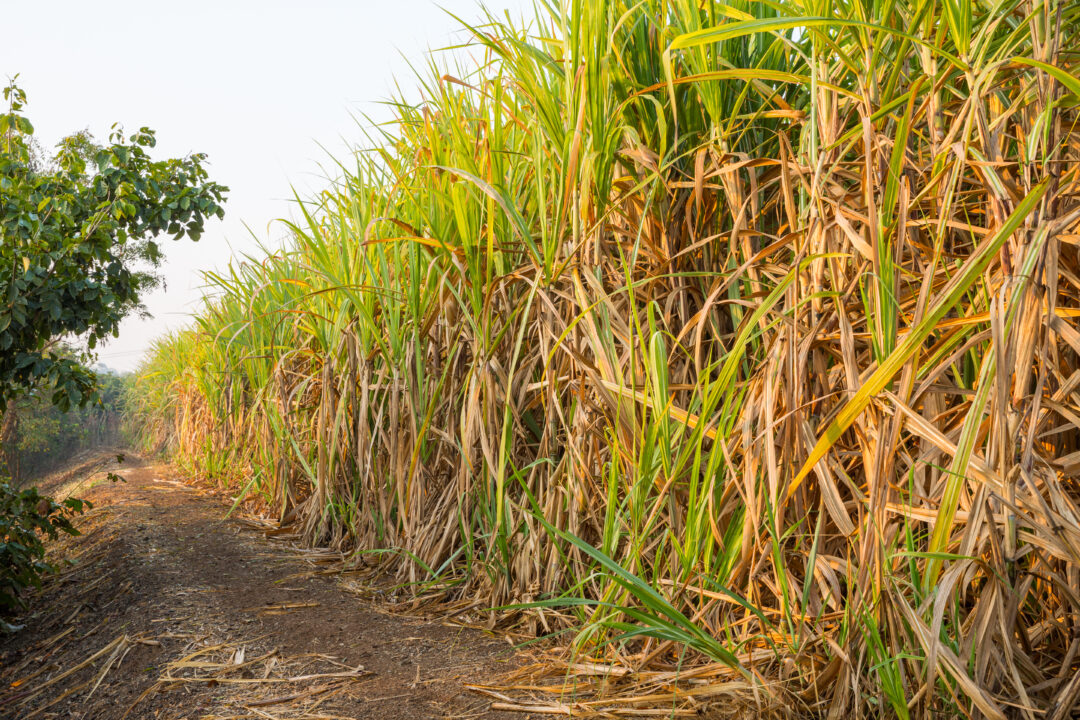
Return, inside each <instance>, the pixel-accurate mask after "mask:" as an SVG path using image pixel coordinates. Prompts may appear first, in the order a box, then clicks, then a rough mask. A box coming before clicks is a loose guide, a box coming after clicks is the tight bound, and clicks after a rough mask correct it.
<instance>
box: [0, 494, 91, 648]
mask: <svg viewBox="0 0 1080 720" xmlns="http://www.w3.org/2000/svg"><path fill="white" fill-rule="evenodd" d="M90 507H92V505H91V503H90V502H88V501H86V500H78V499H76V498H67V499H66V500H63V501H62V502H57V501H55V500H53V499H52V498H50V497H46V496H44V495H41V494H40V493H39V492H38V490H37V488H27V489H25V490H19V489H17V488H15V487H13V486H12V485H11V483H10V482H9V481H8V480H6V479H0V613H4V614H6V613H10V612H11V611H13V610H18V609H20V608H23V607H25V606H26V605H25V603H24V601H23V600H22V598H21V597H20V596H21V593H22V591H23V590H25V589H26V588H28V587H31V586H34V587H41V578H42V576H44V575H46V574H48V573H52V572H55V571H56V568H55V566H53V565H52V564H50V563H48V562H46V561H45V544H44V538H45V537H48V538H49V539H52V540H55V539H56V538H57V537H59V535H60V533H66V534H68V535H78V534H79V531H78V530H77V529H76V528H75V526H74V525H72V523H71V520H72V518H73V517H74V516H75V515H78V514H80V513H82V512H83V511H84V510H85V509H87V508H90ZM7 627H8V626H7V625H6V624H5V625H4V628H5V629H7Z"/></svg>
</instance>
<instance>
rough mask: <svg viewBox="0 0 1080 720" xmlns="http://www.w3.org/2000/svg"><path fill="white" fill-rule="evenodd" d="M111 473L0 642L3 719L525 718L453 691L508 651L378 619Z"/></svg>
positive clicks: (182, 503) (93, 491)
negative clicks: (62, 562)
mask: <svg viewBox="0 0 1080 720" xmlns="http://www.w3.org/2000/svg"><path fill="white" fill-rule="evenodd" d="M123 468H124V469H123V470H122V474H123V475H124V477H125V478H126V482H124V483H110V482H108V481H107V480H105V479H104V475H103V473H100V472H99V473H97V475H96V476H95V477H96V478H97V479H96V480H95V481H94V482H93V483H86V482H84V483H83V484H82V486H81V488H80V489H78V491H77V492H76V494H77V496H80V497H84V498H87V499H89V500H91V501H93V502H94V504H95V508H94V510H92V511H91V512H90V513H88V514H87V516H86V517H84V518H83V519H82V520H81V521H80V525H81V528H82V530H83V533H84V535H83V536H82V537H79V538H73V539H71V540H67V541H65V542H63V543H61V546H60V547H58V548H56V552H57V556H58V557H66V558H68V559H72V560H75V561H76V564H75V565H73V566H71V567H70V568H68V569H66V570H65V571H64V572H63V573H62V574H61V575H60V576H59V577H57V578H54V579H52V580H50V581H49V582H48V583H47V584H46V586H45V588H44V589H43V591H42V592H41V593H40V595H39V596H38V597H36V598H32V600H31V603H32V604H31V611H30V614H28V615H26V616H25V617H23V618H20V619H17V620H16V622H18V623H23V624H25V626H26V627H25V629H24V630H22V631H21V632H19V633H17V634H16V635H14V636H7V637H3V636H0V682H2V684H0V717H3V718H27V719H29V718H32V717H41V718H72V719H73V720H84V719H90V718H93V719H94V720H114V719H119V718H122V717H124V716H125V713H127V715H126V716H127V717H129V718H155V719H158V718H160V719H161V720H180V719H181V718H186V719H190V720H194V719H195V718H200V719H203V720H213V719H221V720H224V719H225V718H230V719H231V718H261V719H264V720H265V719H266V718H281V719H285V718H292V719H297V718H308V719H314V718H450V717H454V718H492V719H494V718H518V717H525V716H523V715H519V714H507V713H497V712H492V711H491V710H490V709H489V708H490V700H489V699H485V698H483V697H481V696H478V695H475V694H472V693H470V692H468V691H466V690H465V688H464V687H463V683H465V682H485V681H489V680H491V679H492V678H493V677H494V676H496V675H498V674H500V673H505V672H508V671H510V670H512V669H513V668H514V667H515V666H516V663H517V662H518V660H517V659H516V658H515V656H514V651H513V649H512V648H511V647H510V646H509V644H508V643H507V642H506V641H504V640H499V639H496V638H493V637H489V636H487V635H485V634H484V633H482V632H480V631H477V630H473V629H467V628H463V627H456V626H452V625H449V624H444V623H439V622H425V621H423V620H419V619H415V618H411V617H407V616H401V615H395V614H390V613H388V612H386V611H383V610H381V609H380V608H379V607H378V606H377V605H375V604H373V603H372V602H370V601H366V600H363V599H361V598H360V597H358V596H357V595H355V594H353V593H350V592H348V591H347V590H346V589H345V587H344V586H343V584H342V582H341V581H340V580H339V579H337V578H335V577H331V576H325V575H317V574H314V573H313V566H312V564H311V563H310V562H305V560H304V558H303V557H302V556H300V555H298V554H297V553H294V552H288V551H287V550H285V549H284V548H282V547H281V545H280V543H271V542H269V541H267V540H265V539H264V537H263V535H262V533H257V532H255V531H253V530H251V529H250V528H248V527H246V526H245V525H244V524H242V523H238V522H235V521H231V520H223V515H224V510H225V509H224V508H223V506H222V505H221V502H220V501H219V500H217V499H215V498H212V497H209V496H206V495H203V494H200V493H199V492H198V491H196V490H194V489H192V488H190V487H188V486H186V485H183V484H181V483H179V482H177V481H176V479H175V475H174V473H173V471H172V470H171V469H170V468H169V467H168V466H163V465H154V464H148V463H144V462H142V461H140V460H138V459H137V458H132V457H131V456H129V457H128V458H127V461H126V462H125V463H124V465H123ZM76 479H78V478H76ZM69 485H70V483H69ZM88 659H89V660H90V662H86V661H87V660H88ZM531 717H533V718H535V717H537V716H535V715H533V716H531Z"/></svg>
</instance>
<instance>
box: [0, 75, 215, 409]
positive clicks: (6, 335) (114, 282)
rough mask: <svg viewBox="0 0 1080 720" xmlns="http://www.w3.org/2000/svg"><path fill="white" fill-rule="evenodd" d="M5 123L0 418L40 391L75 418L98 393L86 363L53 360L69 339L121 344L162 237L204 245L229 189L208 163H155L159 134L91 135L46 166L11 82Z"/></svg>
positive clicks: (0, 160) (0, 204) (201, 159)
mask: <svg viewBox="0 0 1080 720" xmlns="http://www.w3.org/2000/svg"><path fill="white" fill-rule="evenodd" d="M4 97H5V99H6V100H7V102H8V112H7V113H4V114H0V298H2V299H0V410H3V408H4V407H5V406H6V404H7V403H8V402H9V401H10V400H11V399H12V398H13V397H15V396H17V395H19V394H22V393H25V391H26V389H27V388H29V387H30V386H32V385H34V384H35V383H36V382H38V381H42V382H43V383H44V384H45V385H46V386H48V387H51V388H53V395H52V401H53V402H54V403H56V404H57V405H58V406H59V407H60V408H61V409H63V410H66V409H68V408H69V407H71V406H73V405H82V404H83V403H84V402H86V401H87V400H88V399H89V398H90V397H91V396H92V395H93V394H94V392H95V384H94V380H95V376H94V375H93V373H91V372H90V371H88V370H87V369H86V368H85V367H84V365H83V364H82V363H80V362H79V359H78V358H75V357H71V356H70V355H67V356H65V355H63V354H58V353H54V352H51V351H50V350H51V349H52V348H53V347H54V346H55V344H56V342H57V341H58V340H59V339H60V338H63V337H66V336H80V337H83V338H85V341H86V344H87V346H88V347H89V348H90V349H91V350H93V349H94V347H95V346H96V345H97V343H98V342H99V341H100V340H102V339H104V338H107V337H109V336H115V335H116V333H117V329H118V327H119V324H120V321H121V320H122V319H123V318H124V317H125V316H127V315H128V314H130V313H131V312H133V311H136V310H137V309H139V308H140V296H141V294H142V293H143V292H144V291H145V290H147V289H148V288H150V287H152V286H153V285H154V284H155V283H156V282H157V276H156V275H155V274H154V272H153V270H154V269H155V268H157V267H158V266H159V264H160V263H161V260H162V256H161V252H160V249H159V247H158V244H157V241H156V238H157V237H158V236H160V235H163V234H168V235H171V236H172V237H173V238H175V239H180V238H183V237H185V236H187V237H190V238H191V239H193V240H198V239H199V236H200V235H201V234H202V232H203V228H204V225H205V222H206V219H207V218H208V217H212V216H218V217H221V216H222V215H223V214H224V211H223V209H222V207H221V202H222V201H223V199H224V196H225V193H226V192H227V190H228V188H226V187H224V186H222V185H219V184H218V183H216V182H213V181H211V180H209V179H208V175H207V172H206V169H205V168H204V163H205V160H206V156H205V155H203V154H193V155H190V156H188V157H185V158H180V159H169V160H152V159H151V158H150V155H149V153H148V151H149V150H150V149H151V148H153V147H154V145H155V143H156V139H155V135H154V131H153V130H150V129H149V128H145V127H144V128H141V129H140V130H139V131H138V132H136V133H134V134H132V135H130V136H127V137H125V136H124V135H123V133H122V131H120V130H116V129H115V126H114V132H113V134H112V136H111V137H110V142H109V144H108V145H105V146H99V145H97V144H95V143H94V141H93V138H92V137H90V136H89V135H88V134H87V133H80V134H77V135H73V136H71V137H69V138H66V139H65V140H63V141H61V142H60V143H59V144H58V146H57V154H56V156H55V157H54V158H52V159H50V160H48V161H42V159H41V158H40V157H39V153H36V152H35V147H36V146H35V144H34V143H33V132H34V128H33V125H32V124H31V123H30V121H29V120H28V119H27V117H26V116H25V115H23V114H22V111H23V108H24V107H25V105H26V94H25V92H24V91H23V90H21V89H20V88H19V87H18V86H17V85H16V84H15V82H14V81H12V82H11V83H10V84H9V85H8V87H7V88H6V89H5V90H4Z"/></svg>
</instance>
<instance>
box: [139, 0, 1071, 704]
mask: <svg viewBox="0 0 1080 720" xmlns="http://www.w3.org/2000/svg"><path fill="white" fill-rule="evenodd" d="M525 28H526V26H522V25H519V24H515V23H511V22H502V21H497V20H496V19H494V18H489V21H488V22H485V23H484V24H483V25H480V26H476V27H474V28H472V38H473V43H474V45H475V46H476V47H478V48H481V49H482V52H483V58H479V57H478V58H477V63H476V66H475V67H471V68H466V69H459V70H456V71H452V72H449V73H448V74H440V72H432V73H431V75H430V77H431V79H430V80H429V81H427V82H425V83H423V87H422V91H423V102H421V103H419V104H416V105H409V104H407V103H405V102H401V103H398V104H397V105H396V113H397V122H396V124H395V125H394V126H393V127H392V128H390V129H387V130H386V131H385V136H384V137H381V138H380V139H379V147H380V149H379V150H378V151H377V152H371V153H358V154H357V156H356V158H355V163H356V167H355V170H350V171H349V172H348V173H347V175H346V177H345V178H344V179H343V180H342V181H341V182H340V183H337V184H334V185H332V186H331V187H330V188H329V189H327V190H326V192H325V193H323V194H322V195H321V196H320V197H318V198H317V199H315V200H314V201H312V202H309V203H305V204H304V205H303V209H304V217H305V222H302V223H299V224H297V225H296V226H293V227H292V235H293V238H292V240H291V241H290V242H289V244H288V246H287V247H286V248H285V249H284V250H282V251H281V252H277V253H268V255H267V256H266V257H264V258H250V259H248V261H246V262H243V263H239V264H237V265H235V266H234V267H233V268H232V269H231V271H230V272H228V273H225V274H221V275H212V276H210V280H211V282H212V284H213V286H214V293H213V295H212V298H211V299H210V300H209V302H208V305H207V308H206V310H205V311H204V312H202V313H201V314H200V315H199V316H198V318H197V321H196V322H197V325H196V327H194V328H193V329H191V330H189V331H186V332H181V333H178V334H175V335H173V336H171V337H168V338H166V339H163V340H162V341H160V342H159V343H158V344H157V346H156V348H155V350H154V351H153V353H152V356H151V357H150V358H149V360H148V361H147V364H146V365H145V367H144V368H143V371H142V375H141V379H140V390H139V393H138V395H139V397H140V404H139V406H138V407H137V408H135V409H134V410H133V413H134V415H133V419H134V421H135V422H136V423H137V424H138V426H139V427H140V428H141V429H142V430H143V432H144V433H145V435H144V438H145V440H146V442H148V443H149V444H157V445H160V446H166V447H168V448H169V449H170V450H171V451H172V452H174V453H175V454H176V456H177V457H179V458H180V459H182V460H183V461H185V462H188V463H190V464H191V465H192V466H194V467H195V468H196V469H197V470H198V471H199V472H201V473H204V474H206V475H210V476H213V477H216V478H219V480H220V481H221V482H223V483H230V484H232V487H233V488H234V489H235V491H236V492H238V493H239V492H243V493H245V494H247V495H248V496H249V497H252V498H259V499H261V501H263V502H265V504H266V506H268V507H271V508H273V510H274V511H275V512H277V513H280V515H281V517H282V518H283V519H284V520H285V521H286V522H292V523H294V524H295V526H296V527H297V528H299V529H300V531H301V532H302V533H303V536H304V537H305V538H306V540H308V541H310V542H312V543H322V544H328V545H330V546H333V547H340V548H343V549H361V550H372V549H394V550H395V552H393V553H382V554H380V555H378V557H379V558H381V561H382V562H383V563H384V565H385V566H386V568H387V569H388V570H390V571H391V572H394V573H396V574H397V575H398V576H399V577H400V578H401V579H403V580H405V581H411V582H415V583H421V582H424V581H433V583H429V584H428V585H422V586H419V587H423V588H425V589H426V590H427V591H430V590H432V589H433V588H434V589H435V590H438V591H439V592H440V593H441V595H442V597H443V598H445V599H447V600H449V601H460V602H462V603H467V602H479V603H482V604H483V605H484V606H504V605H507V604H514V603H529V602H532V603H537V602H539V603H544V604H543V605H541V606H534V607H533V608H531V609H523V610H520V611H518V617H519V619H522V618H523V619H524V620H525V621H526V622H531V623H534V624H535V626H536V629H537V630H538V631H539V632H544V631H547V630H552V631H554V630H558V629H560V628H564V627H566V626H568V625H576V626H578V627H579V629H580V634H579V635H578V642H577V645H576V647H577V650H578V652H580V653H582V654H585V655H588V656H590V657H592V658H594V659H601V658H602V659H604V660H606V661H609V662H614V663H623V664H625V665H626V666H627V667H630V668H632V669H641V668H648V667H675V666H677V665H679V664H680V663H682V664H683V666H684V667H685V666H686V665H688V664H689V665H693V664H699V663H716V665H715V667H717V668H723V667H730V668H731V670H730V674H731V680H732V681H733V684H732V685H730V686H727V687H732V688H733V687H737V686H738V683H743V684H744V686H745V687H747V688H750V689H751V690H753V689H755V688H756V691H757V693H758V694H757V696H756V697H757V698H758V699H759V701H760V702H762V703H764V704H765V705H768V704H769V703H775V704H774V705H772V707H774V708H776V707H781V706H786V707H787V708H788V709H789V711H791V712H808V713H816V714H821V715H829V716H831V717H843V716H844V715H845V713H847V714H851V713H854V714H855V715H856V716H867V715H870V716H877V715H895V716H901V717H908V716H926V715H927V714H928V713H930V712H932V711H941V712H945V713H953V712H957V713H964V714H970V715H976V716H981V717H995V718H1001V717H1005V716H1010V715H1017V716H1023V717H1035V716H1036V715H1035V714H1033V713H1043V715H1041V716H1043V717H1054V718H1060V717H1064V716H1065V715H1064V714H1063V713H1068V712H1069V709H1068V708H1069V707H1070V706H1071V705H1072V703H1073V702H1074V701H1075V699H1076V697H1077V694H1078V693H1080V683H1078V682H1077V681H1076V680H1075V679H1074V676H1075V674H1076V673H1077V671H1078V669H1080V652H1078V651H1080V510H1078V501H1080V486H1078V471H1080V332H1078V331H1077V329H1076V319H1077V317H1078V316H1080V302H1078V300H1080V258H1078V253H1077V244H1078V243H1080V229H1078V219H1080V184H1078V177H1077V174H1078V168H1080V135H1078V134H1077V128H1076V123H1077V120H1078V117H1080V114H1078V103H1080V81H1078V80H1077V68H1078V67H1080V3H1074V2H1067V1H1065V0H1047V2H1031V1H1028V0H1023V1H1018V0H1005V1H1004V2H999V3H991V2H973V1H972V0H940V1H935V0H894V1H887V0H871V1H870V2H858V3H825V2H820V1H819V0H783V1H779V2H763V1H762V2H756V1H752V0H731V2H730V3H727V4H721V3H716V2H712V1H711V0H706V2H703V3H701V2H696V1H695V2H690V1H689V0H685V1H684V0H667V1H664V2H661V1H660V0H644V1H643V2H630V1H629V0H625V1H623V0H613V1H612V2H605V3H601V2H596V1H593V0H578V1H576V2H572V3H569V4H567V5H565V6H557V5H556V4H554V3H553V4H551V5H550V6H548V5H545V6H542V7H541V8H540V10H539V12H538V17H537V18H536V20H535V21H533V22H531V23H529V24H528V25H527V29H525ZM422 82H423V81H422ZM558 598H583V599H586V600H589V601H593V602H592V604H579V605H572V604H568V601H564V602H562V604H561V605H560V604H559V603H558V602H555V603H545V601H547V600H552V599H558ZM627 632H629V633H630V634H629V635H626V634H625V633H627ZM765 705H762V706H761V707H762V708H764V707H765Z"/></svg>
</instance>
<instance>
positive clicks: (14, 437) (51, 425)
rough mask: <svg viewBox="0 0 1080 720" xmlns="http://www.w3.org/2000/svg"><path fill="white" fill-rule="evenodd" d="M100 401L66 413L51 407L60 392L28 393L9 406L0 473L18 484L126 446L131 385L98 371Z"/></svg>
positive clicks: (1, 428)
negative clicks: (96, 450) (83, 455)
mask: <svg viewBox="0 0 1080 720" xmlns="http://www.w3.org/2000/svg"><path fill="white" fill-rule="evenodd" d="M95 375H96V384H97V387H98V392H97V397H96V398H95V399H94V400H93V401H91V402H88V403H86V404H85V405H82V406H75V407H72V408H70V409H69V410H68V411H67V412H64V411H62V410H61V409H60V408H59V407H57V406H56V404H55V403H53V402H52V395H53V393H54V392H55V388H51V387H47V386H42V387H38V388H34V389H31V390H29V391H27V392H26V393H25V394H24V395H22V396H20V397H19V398H18V399H17V400H15V401H13V402H11V403H10V404H9V405H8V408H7V410H6V411H5V412H4V413H3V414H2V416H0V417H2V420H0V456H2V457H0V462H2V463H3V467H0V472H3V471H6V473H7V474H8V475H9V476H10V477H11V478H12V480H14V482H15V484H16V485H21V484H22V483H23V482H25V481H27V480H29V479H33V478H35V477H39V476H41V475H43V474H45V473H48V472H50V471H52V470H55V469H56V468H58V467H59V466H61V465H63V464H64V463H65V462H67V461H68V460H70V459H71V458H72V457H74V456H75V455H77V454H78V453H80V452H82V451H83V450H87V449H89V448H93V447H100V446H108V445H116V444H119V443H120V442H121V436H120V413H121V409H122V404H123V401H124V393H125V391H126V387H127V380H126V378H125V377H124V376H121V375H117V374H115V373H112V372H97V373H95Z"/></svg>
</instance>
